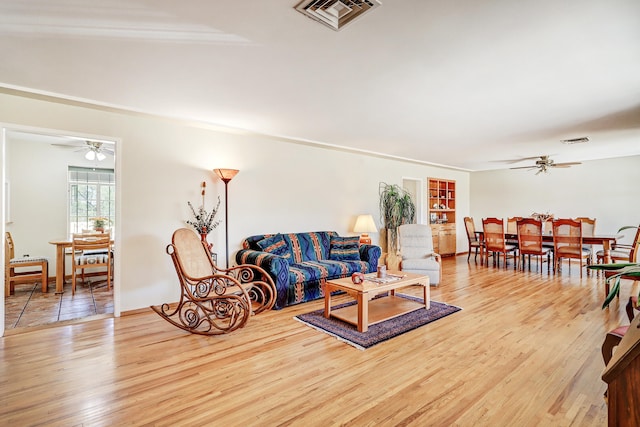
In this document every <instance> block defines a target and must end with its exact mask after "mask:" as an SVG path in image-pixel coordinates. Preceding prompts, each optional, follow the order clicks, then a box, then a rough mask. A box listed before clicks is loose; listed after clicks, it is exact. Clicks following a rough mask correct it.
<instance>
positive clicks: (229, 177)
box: [213, 169, 240, 268]
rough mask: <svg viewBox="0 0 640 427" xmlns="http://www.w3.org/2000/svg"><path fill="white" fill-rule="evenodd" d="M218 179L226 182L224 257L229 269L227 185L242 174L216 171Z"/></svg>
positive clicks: (228, 170) (231, 170)
mask: <svg viewBox="0 0 640 427" xmlns="http://www.w3.org/2000/svg"><path fill="white" fill-rule="evenodd" d="M213 171H214V172H215V173H216V175H218V177H220V179H221V180H222V181H223V182H224V238H225V247H224V256H225V260H226V264H225V266H226V268H229V196H228V192H227V184H229V181H231V180H232V179H233V177H234V176H236V175H237V174H238V172H240V171H239V170H238V169H214V170H213Z"/></svg>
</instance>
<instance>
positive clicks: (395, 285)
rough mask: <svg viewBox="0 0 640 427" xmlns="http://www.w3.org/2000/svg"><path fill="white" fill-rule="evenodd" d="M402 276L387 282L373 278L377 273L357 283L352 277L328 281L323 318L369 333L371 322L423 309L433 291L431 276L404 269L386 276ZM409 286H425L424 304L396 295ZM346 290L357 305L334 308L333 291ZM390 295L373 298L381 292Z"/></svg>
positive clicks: (429, 303)
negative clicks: (430, 284)
mask: <svg viewBox="0 0 640 427" xmlns="http://www.w3.org/2000/svg"><path fill="white" fill-rule="evenodd" d="M391 276H401V278H398V279H397V280H394V281H390V282H387V283H377V282H374V281H372V280H367V279H373V278H375V277H376V273H371V274H366V275H365V281H364V282H362V283H360V284H357V285H356V284H355V283H353V282H352V281H351V277H345V278H343V279H335V280H329V281H327V282H326V283H325V284H324V317H326V318H327V319H328V318H329V317H331V316H333V317H335V318H337V319H340V320H343V321H345V322H347V323H351V324H352V325H356V326H357V327H358V331H359V332H367V330H368V328H369V325H373V324H375V323H379V322H382V321H385V320H389V319H393V318H394V317H398V316H401V315H403V314H405V313H409V312H411V311H414V310H418V309H421V308H424V309H429V307H430V306H431V291H430V289H429V276H423V275H420V274H415V273H407V272H402V271H389V272H388V273H387V277H391ZM409 285H420V286H422V287H423V288H424V303H423V304H421V303H418V302H416V301H412V300H409V299H407V298H402V297H399V296H396V290H397V289H399V288H403V287H406V286H409ZM334 291H345V292H346V293H348V294H349V295H351V296H352V297H353V298H355V300H356V301H357V304H356V305H352V306H348V307H343V308H339V309H335V310H332V309H331V292H334ZM385 293H386V294H388V295H387V296H383V297H380V298H376V299H373V298H374V297H375V296H377V295H380V294H385Z"/></svg>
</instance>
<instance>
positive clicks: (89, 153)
mask: <svg viewBox="0 0 640 427" xmlns="http://www.w3.org/2000/svg"><path fill="white" fill-rule="evenodd" d="M84 158H85V159H87V160H90V161H93V160H95V159H96V152H95V151H93V150H89V151H87V152H86V153H85V155H84Z"/></svg>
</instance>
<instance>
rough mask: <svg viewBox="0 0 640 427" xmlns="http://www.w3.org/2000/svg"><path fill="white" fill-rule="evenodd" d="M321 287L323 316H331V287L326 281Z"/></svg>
mask: <svg viewBox="0 0 640 427" xmlns="http://www.w3.org/2000/svg"><path fill="white" fill-rule="evenodd" d="M322 287H323V288H324V317H326V318H327V319H328V318H330V317H331V289H329V286H327V284H326V283H325V284H324V285H322Z"/></svg>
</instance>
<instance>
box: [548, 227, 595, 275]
mask: <svg viewBox="0 0 640 427" xmlns="http://www.w3.org/2000/svg"><path fill="white" fill-rule="evenodd" d="M590 257H591V251H590V250H589V249H585V248H584V247H583V244H582V224H581V222H580V221H576V220H573V219H555V220H553V258H554V262H553V271H554V272H555V271H560V266H561V264H562V260H563V259H567V260H569V268H571V260H572V259H577V260H578V261H579V263H580V277H582V267H583V266H586V265H589V259H590ZM587 274H589V270H587Z"/></svg>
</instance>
